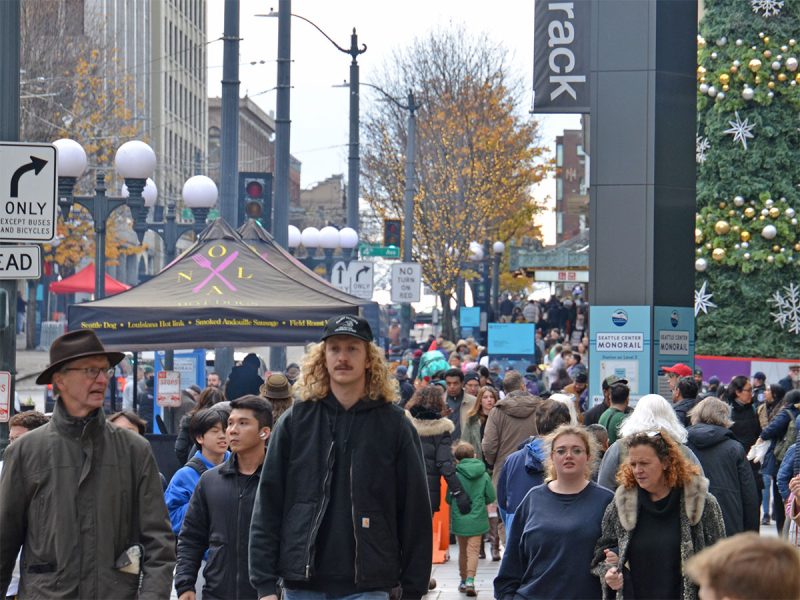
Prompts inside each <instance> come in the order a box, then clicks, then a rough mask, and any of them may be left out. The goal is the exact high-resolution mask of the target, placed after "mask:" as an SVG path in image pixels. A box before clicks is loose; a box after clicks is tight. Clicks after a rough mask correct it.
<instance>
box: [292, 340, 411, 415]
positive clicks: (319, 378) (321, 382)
mask: <svg viewBox="0 0 800 600" xmlns="http://www.w3.org/2000/svg"><path fill="white" fill-rule="evenodd" d="M364 344H366V347H367V363H368V364H369V367H367V383H366V388H367V390H366V392H367V393H366V396H367V397H368V398H369V399H370V400H383V401H384V402H397V400H398V399H399V393H398V384H397V379H396V378H395V377H394V376H393V375H392V372H391V371H390V370H389V365H388V364H386V361H385V360H384V358H383V352H381V350H380V348H378V347H377V346H376V345H375V344H373V343H370V342H364ZM295 386H296V388H297V393H298V395H299V396H300V398H301V399H302V400H319V399H320V398H324V397H325V396H327V395H328V394H329V393H330V391H331V380H330V376H329V375H328V369H327V367H326V366H325V341H324V340H323V341H321V342H319V343H318V344H311V345H310V346H309V347H308V351H307V352H306V355H305V356H304V357H303V364H302V367H301V369H300V379H299V380H298V381H297V383H296V384H295Z"/></svg>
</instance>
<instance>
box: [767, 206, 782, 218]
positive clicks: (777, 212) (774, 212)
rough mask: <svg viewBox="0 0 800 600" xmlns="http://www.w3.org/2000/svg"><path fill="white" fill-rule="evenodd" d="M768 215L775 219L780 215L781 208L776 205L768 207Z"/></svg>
mask: <svg viewBox="0 0 800 600" xmlns="http://www.w3.org/2000/svg"><path fill="white" fill-rule="evenodd" d="M769 216H770V218H771V219H777V218H778V217H780V216H781V209H779V208H778V207H777V206H773V207H772V208H770V209H769Z"/></svg>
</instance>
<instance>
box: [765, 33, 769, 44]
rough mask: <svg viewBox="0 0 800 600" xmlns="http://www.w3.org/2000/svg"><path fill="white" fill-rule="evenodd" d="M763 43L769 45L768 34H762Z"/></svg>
mask: <svg viewBox="0 0 800 600" xmlns="http://www.w3.org/2000/svg"><path fill="white" fill-rule="evenodd" d="M764 45H765V46H769V36H768V35H765V36H764Z"/></svg>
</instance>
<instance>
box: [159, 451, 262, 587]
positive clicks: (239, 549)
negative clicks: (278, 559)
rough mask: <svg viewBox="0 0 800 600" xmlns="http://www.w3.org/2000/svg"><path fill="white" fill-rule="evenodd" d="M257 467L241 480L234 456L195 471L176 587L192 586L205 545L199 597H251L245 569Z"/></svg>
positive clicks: (259, 472) (177, 567)
mask: <svg viewBox="0 0 800 600" xmlns="http://www.w3.org/2000/svg"><path fill="white" fill-rule="evenodd" d="M260 475H261V467H259V468H258V470H257V471H256V472H255V473H253V474H252V475H251V476H250V477H248V478H246V479H245V478H244V477H242V478H241V480H240V476H239V471H238V468H237V462H236V455H235V454H231V456H230V458H228V460H227V461H225V462H224V463H223V464H221V465H220V466H218V467H216V468H214V469H210V470H208V471H206V472H205V473H203V474H202V475H201V476H200V481H199V482H197V487H196V488H195V490H194V493H193V494H192V499H191V501H190V502H189V508H188V510H187V511H186V517H185V518H184V520H183V526H182V527H181V532H180V534H179V535H178V564H177V566H176V569H175V589H176V590H177V592H178V595H179V596H180V595H181V594H182V593H183V592H185V591H187V590H192V591H193V590H194V586H195V582H196V581H197V572H198V570H199V569H200V562H201V561H202V560H203V553H204V552H205V551H206V549H208V557H207V559H206V568H205V571H203V575H204V576H205V579H206V583H205V585H204V586H203V598H206V599H207V600H217V599H219V600H223V599H225V600H228V599H231V600H232V599H238V598H246V599H248V600H249V599H252V598H256V597H257V596H256V590H255V589H254V588H253V587H252V586H251V585H250V579H249V576H248V573H247V542H248V538H249V532H250V516H251V514H252V512H253V502H254V500H255V496H256V490H257V489H258V480H259V477H260Z"/></svg>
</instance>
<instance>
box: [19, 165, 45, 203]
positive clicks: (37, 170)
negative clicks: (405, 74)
mask: <svg viewBox="0 0 800 600" xmlns="http://www.w3.org/2000/svg"><path fill="white" fill-rule="evenodd" d="M46 164H47V161H46V160H44V159H43V158H38V157H36V156H31V162H29V163H28V164H27V165H22V166H21V167H20V168H19V169H17V170H16V171H14V174H13V175H12V176H11V197H12V198H18V197H19V178H20V177H22V176H23V175H24V174H25V173H27V172H28V171H33V172H34V175H38V174H39V173H40V172H41V170H42V169H44V166H45V165H46Z"/></svg>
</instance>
